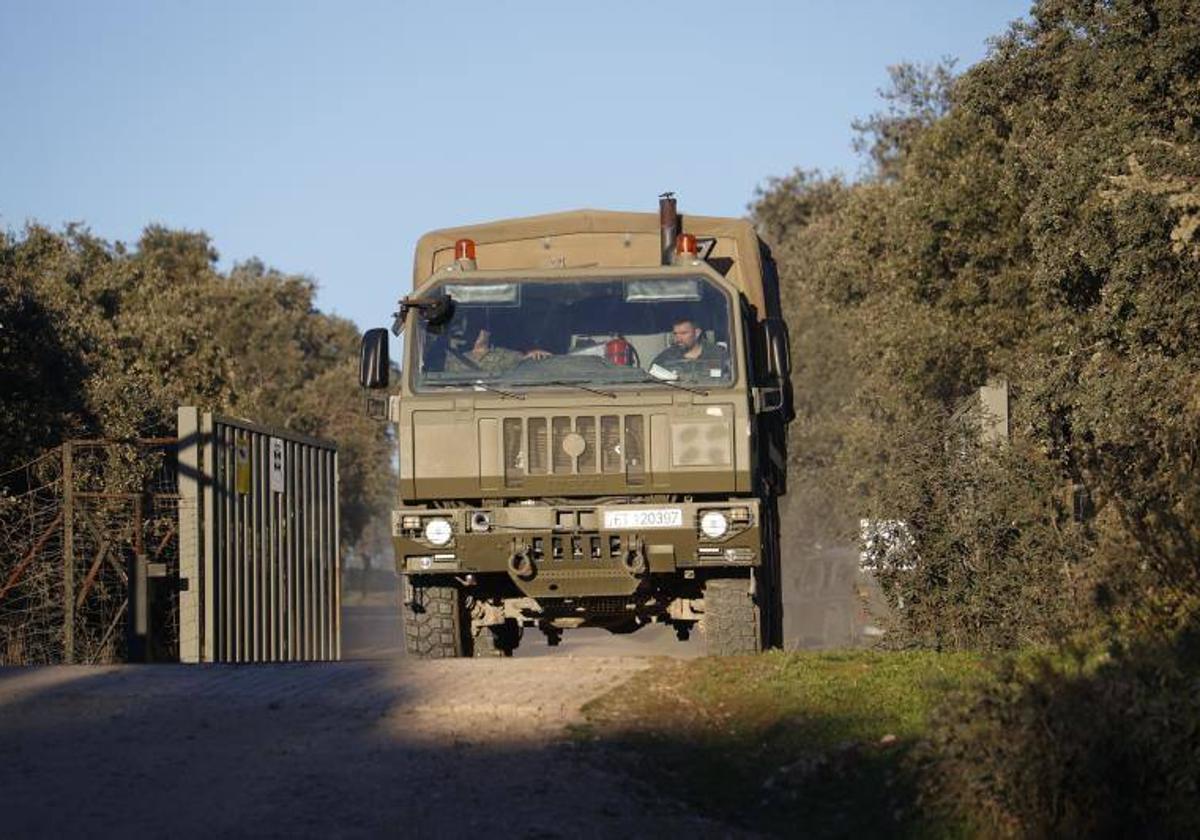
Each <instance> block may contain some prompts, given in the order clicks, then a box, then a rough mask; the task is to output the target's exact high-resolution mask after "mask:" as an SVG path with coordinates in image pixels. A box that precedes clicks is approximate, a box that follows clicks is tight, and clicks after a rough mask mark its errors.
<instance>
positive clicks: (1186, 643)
mask: <svg viewBox="0 0 1200 840" xmlns="http://www.w3.org/2000/svg"><path fill="white" fill-rule="evenodd" d="M998 676H999V678H998V679H997V680H996V681H995V682H992V683H988V684H987V687H986V688H985V689H983V691H982V692H981V693H980V694H979V695H978V696H977V699H976V700H975V701H974V702H973V703H970V704H967V705H965V706H963V705H957V706H955V705H951V706H949V707H948V708H947V710H946V711H945V713H944V714H943V715H942V716H941V720H942V725H941V726H940V727H938V728H937V729H936V730H934V732H933V733H932V735H931V738H930V740H929V741H928V742H927V743H926V745H925V747H924V749H923V751H922V752H921V755H920V758H919V759H918V762H919V763H920V764H921V765H922V766H921V772H920V776H921V777H922V778H923V779H924V780H925V794H924V795H925V799H926V801H927V804H929V805H930V806H932V807H933V808H934V809H935V810H939V811H942V812H948V813H950V814H955V815H958V816H960V817H963V818H966V820H967V821H968V822H970V823H972V824H973V827H974V828H975V830H976V831H977V832H979V833H982V834H989V835H1008V836H1021V837H1132V836H1142V837H1196V836H1200V620H1198V619H1197V617H1195V616H1193V618H1192V620H1191V622H1190V623H1189V624H1188V625H1187V627H1186V628H1185V629H1184V630H1183V631H1181V632H1180V633H1179V634H1178V635H1177V636H1176V637H1175V638H1174V639H1173V640H1172V641H1171V642H1169V643H1159V644H1146V645H1139V646H1136V647H1133V648H1130V649H1128V650H1120V651H1116V652H1114V653H1113V654H1112V655H1111V657H1110V658H1108V659H1107V661H1104V662H1103V663H1101V664H1099V665H1095V664H1093V663H1089V662H1088V661H1087V660H1086V657H1085V656H1084V655H1083V654H1081V653H1077V654H1075V655H1069V656H1065V657H1061V658H1057V659H1050V658H1043V659H1040V660H1039V661H1037V662H1036V663H1035V664H1034V665H1033V666H1032V667H1030V666H1028V665H1026V666H1021V665H1019V664H1017V663H1015V662H1014V661H1013V660H1009V661H1007V662H1006V663H1005V664H1004V665H1003V666H1002V668H1001V673H1000V674H999V675H998Z"/></svg>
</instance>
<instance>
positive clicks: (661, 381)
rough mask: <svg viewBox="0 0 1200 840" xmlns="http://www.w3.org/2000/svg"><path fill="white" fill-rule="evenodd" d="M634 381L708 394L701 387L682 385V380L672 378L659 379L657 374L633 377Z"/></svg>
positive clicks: (701, 394)
mask: <svg viewBox="0 0 1200 840" xmlns="http://www.w3.org/2000/svg"><path fill="white" fill-rule="evenodd" d="M634 381H635V382H637V383H639V384H641V385H650V384H654V385H670V386H671V387H672V388H678V389H679V390H681V391H690V392H691V393H693V394H699V395H700V396H702V397H707V396H708V391H705V390H704V389H703V388H696V387H693V386H691V385H684V384H683V383H682V382H678V381H676V380H674V379H659V378H658V377H657V376H645V377H643V378H641V379H635V380H634Z"/></svg>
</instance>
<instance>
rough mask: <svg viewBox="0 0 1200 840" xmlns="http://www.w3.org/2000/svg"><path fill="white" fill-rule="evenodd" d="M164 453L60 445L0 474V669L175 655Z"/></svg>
mask: <svg viewBox="0 0 1200 840" xmlns="http://www.w3.org/2000/svg"><path fill="white" fill-rule="evenodd" d="M176 445H177V444H176V440H175V439H174V438H157V439H146V440H138V441H105V440H99V441H96V440H76V441H68V442H67V443H64V444H63V445H61V446H59V447H56V448H55V449H52V450H50V451H48V452H46V453H45V454H43V455H41V456H40V457H38V458H36V459H34V460H32V461H30V462H28V463H26V464H23V465H21V466H20V467H17V468H16V469H12V470H9V471H7V472H5V473H2V474H0V664H5V665H27V664H48V663H56V662H83V663H107V662H121V661H130V660H162V659H173V658H175V657H176V656H177V650H178V592H177V588H176V586H175V581H176V580H177V572H178V562H179V558H178V551H179V538H178V516H177V508H178V504H179V496H178V493H177V487H176Z"/></svg>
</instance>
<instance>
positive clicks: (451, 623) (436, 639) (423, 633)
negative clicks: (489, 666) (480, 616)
mask: <svg viewBox="0 0 1200 840" xmlns="http://www.w3.org/2000/svg"><path fill="white" fill-rule="evenodd" d="M404 586H405V589H406V590H407V592H408V598H407V599H406V603H405V605H404V647H405V650H407V651H408V654H409V656H415V657H417V658H418V659H453V658H455V657H459V656H470V655H471V640H470V638H469V636H468V633H469V630H470V626H471V625H470V619H469V618H468V617H467V613H466V609H465V605H464V599H463V594H462V591H461V590H460V589H459V588H458V587H456V586H412V585H411V584H409V583H408V582H407V581H405V585H404Z"/></svg>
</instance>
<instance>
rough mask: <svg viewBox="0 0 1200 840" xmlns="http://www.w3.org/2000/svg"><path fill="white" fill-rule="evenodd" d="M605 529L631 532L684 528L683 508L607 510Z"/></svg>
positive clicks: (605, 512) (605, 513)
mask: <svg viewBox="0 0 1200 840" xmlns="http://www.w3.org/2000/svg"><path fill="white" fill-rule="evenodd" d="M604 527H605V529H606V530H609V531H629V530H638V529H641V528H682V527H683V510H682V508H641V509H639V510H606V511H604Z"/></svg>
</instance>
